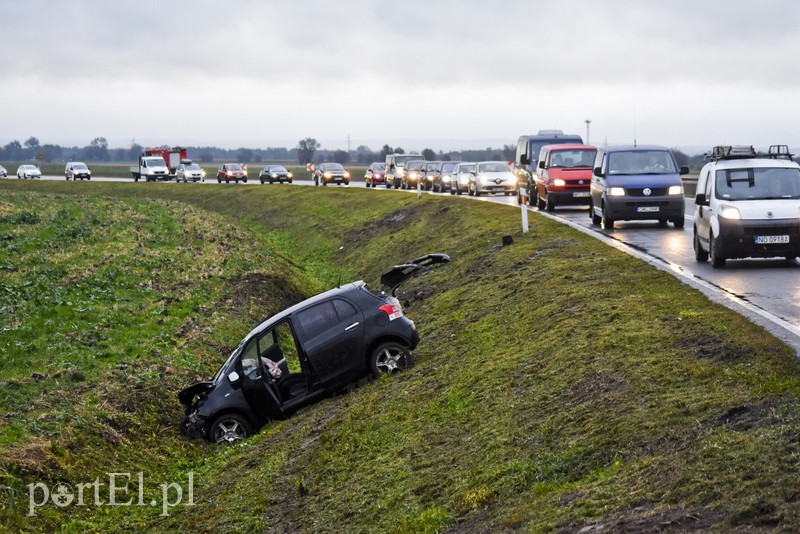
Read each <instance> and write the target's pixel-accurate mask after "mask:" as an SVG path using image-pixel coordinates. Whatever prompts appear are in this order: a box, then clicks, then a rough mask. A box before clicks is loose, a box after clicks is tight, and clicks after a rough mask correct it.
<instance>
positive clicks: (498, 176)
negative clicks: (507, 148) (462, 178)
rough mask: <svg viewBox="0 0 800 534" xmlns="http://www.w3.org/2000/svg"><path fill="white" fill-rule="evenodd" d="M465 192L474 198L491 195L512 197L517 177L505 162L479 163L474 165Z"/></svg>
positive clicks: (515, 188) (515, 189) (515, 190)
mask: <svg viewBox="0 0 800 534" xmlns="http://www.w3.org/2000/svg"><path fill="white" fill-rule="evenodd" d="M467 191H468V192H469V194H470V196H476V197H479V196H481V195H483V194H493V193H504V194H505V195H507V196H508V195H513V194H514V193H516V192H517V176H516V175H515V174H514V172H513V171H512V170H511V167H510V166H509V165H508V163H506V162H505V161H481V162H478V163H477V164H476V165H475V171H474V172H473V173H472V175H471V176H470V178H469V181H468V183H467Z"/></svg>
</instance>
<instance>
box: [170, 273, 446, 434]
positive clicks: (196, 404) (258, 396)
mask: <svg viewBox="0 0 800 534" xmlns="http://www.w3.org/2000/svg"><path fill="white" fill-rule="evenodd" d="M448 259H449V258H448ZM418 342H419V335H418V334H417V330H416V327H415V326H414V322H413V321H411V320H410V319H408V318H407V317H405V315H404V314H403V310H402V308H401V306H400V302H399V301H398V300H397V299H396V298H394V297H393V296H390V295H387V294H384V293H380V294H376V293H373V292H372V291H370V290H368V289H367V286H366V284H365V283H364V282H363V281H359V282H353V283H351V284H347V285H344V286H342V287H338V288H336V289H332V290H330V291H327V292H325V293H322V294H320V295H317V296H315V297H312V298H310V299H308V300H305V301H303V302H301V303H299V304H296V305H295V306H292V307H291V308H289V309H287V310H284V311H282V312H280V313H278V314H276V315H274V316H272V317H270V318H268V319H267V320H265V321H264V322H262V323H261V324H260V325H258V326H257V327H256V328H255V329H254V330H253V331H252V332H250V333H249V334H248V335H247V336H246V337H245V338H244V339H243V340H242V342H241V343H240V344H239V346H238V347H237V348H236V349H235V350H234V351H233V353H232V354H231V355H230V357H229V358H228V359H227V361H226V362H225V363H224V364H223V365H222V367H220V369H219V371H217V373H216V375H214V378H213V379H212V380H211V381H210V382H201V383H198V384H195V385H193V386H191V387H189V388H187V389H185V390H183V391H181V392H180V393H179V394H178V398H179V400H180V402H181V403H182V404H183V405H184V407H185V417H184V419H183V423H182V431H183V433H184V434H185V435H187V436H189V437H203V438H206V439H208V440H210V441H212V442H215V443H225V442H227V443H232V442H234V441H236V440H240V439H243V438H245V437H247V436H250V435H252V433H253V432H254V431H255V430H257V429H258V428H260V427H261V426H263V425H264V424H266V423H267V422H268V421H270V420H272V419H281V418H284V417H286V416H288V415H290V414H291V413H293V412H295V411H297V410H298V409H299V408H301V407H303V406H307V405H309V404H311V403H313V402H316V401H318V400H320V399H321V398H323V397H325V396H328V395H330V394H331V393H334V392H336V391H339V390H342V389H344V388H346V386H348V385H349V384H352V383H353V382H356V381H358V380H359V379H361V378H364V377H366V376H369V375H370V374H371V375H373V376H378V375H380V374H383V373H392V372H394V371H397V370H403V369H406V368H408V367H409V366H411V364H412V359H411V351H412V350H413V349H414V348H415V347H416V346H417V343H418Z"/></svg>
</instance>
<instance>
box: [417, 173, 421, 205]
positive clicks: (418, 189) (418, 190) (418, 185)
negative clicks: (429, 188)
mask: <svg viewBox="0 0 800 534" xmlns="http://www.w3.org/2000/svg"><path fill="white" fill-rule="evenodd" d="M421 198H422V180H420V179H419V178H417V200H419V199H421Z"/></svg>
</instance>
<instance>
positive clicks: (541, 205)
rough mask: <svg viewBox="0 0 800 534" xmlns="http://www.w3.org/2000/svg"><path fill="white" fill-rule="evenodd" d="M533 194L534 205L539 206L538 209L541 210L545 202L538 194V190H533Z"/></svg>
mask: <svg viewBox="0 0 800 534" xmlns="http://www.w3.org/2000/svg"><path fill="white" fill-rule="evenodd" d="M533 194H534V195H536V207H537V208H539V210H540V211H541V210H543V209H544V208H545V206H546V205H547V204H545V202H544V200H542V199H541V197H540V196H539V191H534V193H533Z"/></svg>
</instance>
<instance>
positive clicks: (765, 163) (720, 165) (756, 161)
mask: <svg viewBox="0 0 800 534" xmlns="http://www.w3.org/2000/svg"><path fill="white" fill-rule="evenodd" d="M708 164H709V165H714V166H715V167H716V168H717V169H746V168H751V167H752V168H767V169H769V168H772V169H775V168H778V169H798V168H800V165H798V164H797V163H795V162H794V161H789V160H788V159H774V158H737V159H723V160H719V161H711V162H709V163H708Z"/></svg>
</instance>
